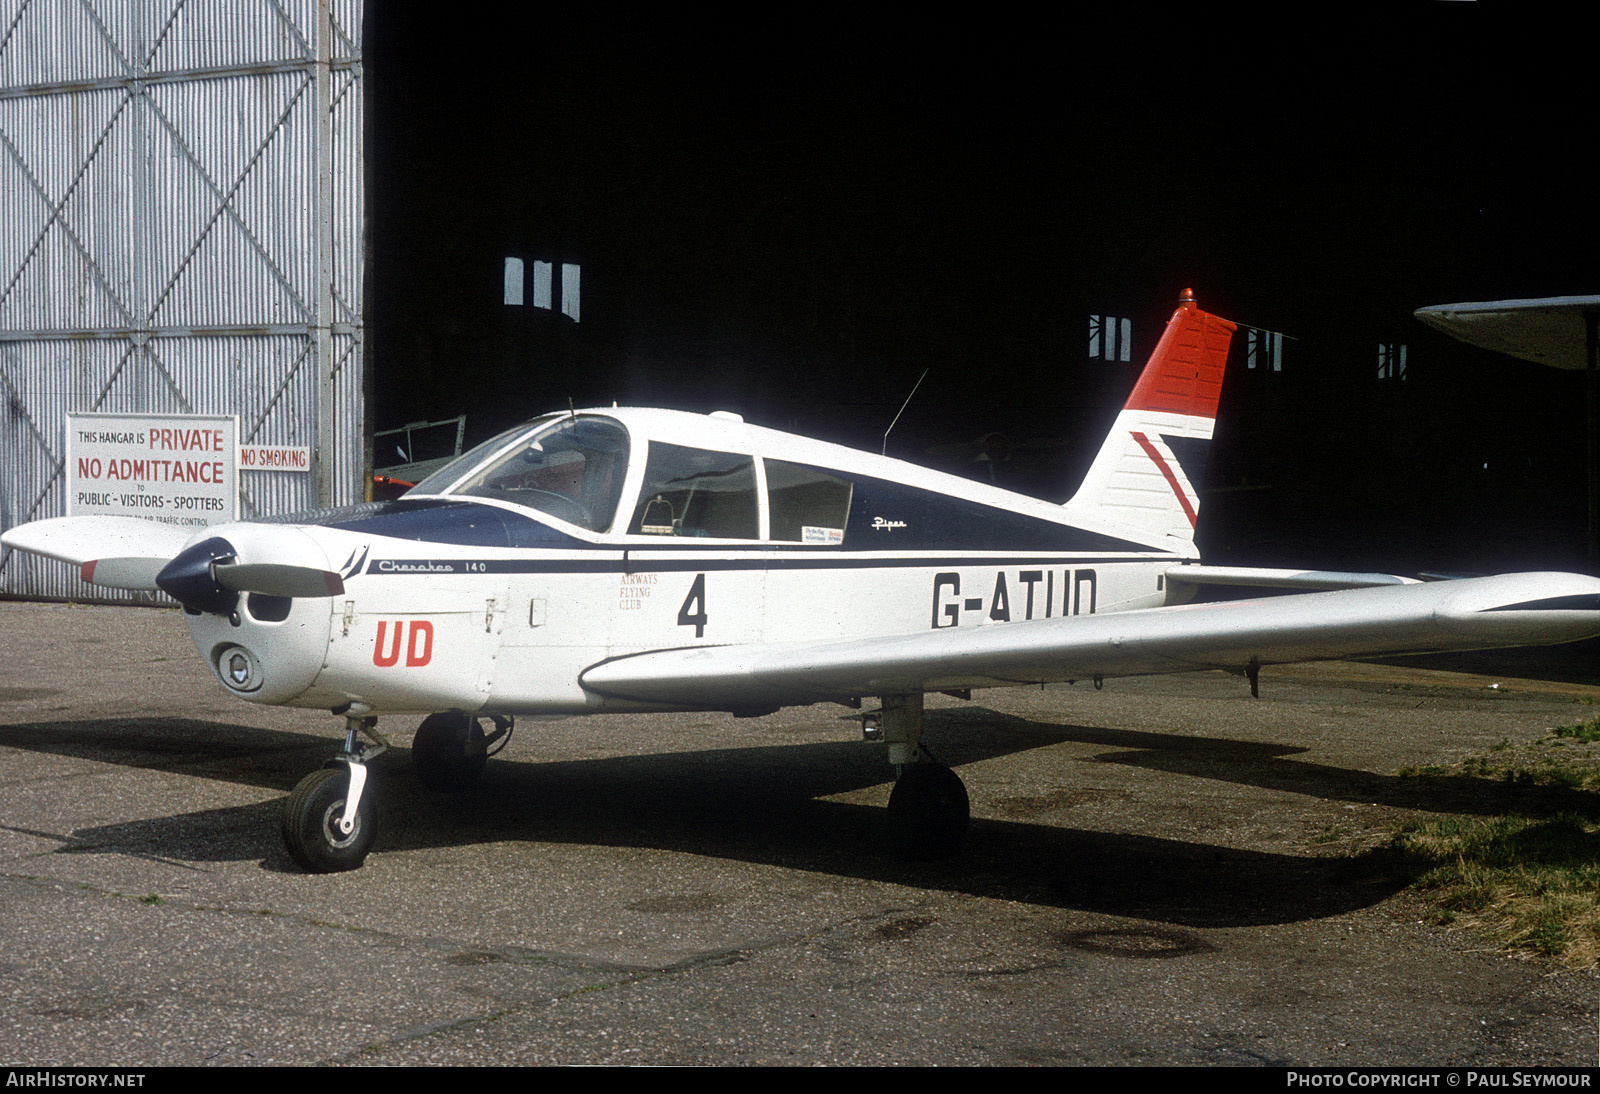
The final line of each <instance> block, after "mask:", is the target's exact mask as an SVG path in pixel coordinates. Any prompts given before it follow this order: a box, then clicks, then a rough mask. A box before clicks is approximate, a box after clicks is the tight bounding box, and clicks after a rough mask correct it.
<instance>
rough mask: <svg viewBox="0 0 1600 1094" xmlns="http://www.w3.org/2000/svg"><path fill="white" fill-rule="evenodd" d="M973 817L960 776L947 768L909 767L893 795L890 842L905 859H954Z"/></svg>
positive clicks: (908, 765)
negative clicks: (953, 856)
mask: <svg viewBox="0 0 1600 1094" xmlns="http://www.w3.org/2000/svg"><path fill="white" fill-rule="evenodd" d="M970 817H971V807H970V805H969V803H968V801H967V788H966V786H964V785H963V784H962V782H961V777H960V776H959V775H957V774H956V773H955V772H954V771H951V770H950V769H949V768H948V767H945V766H944V765H943V764H933V763H919V764H907V765H906V766H905V767H904V768H902V769H901V772H900V778H899V779H897V780H896V781H895V784H894V791H893V793H891V794H890V795H889V841H890V844H891V845H892V846H893V847H894V849H895V852H896V853H897V854H899V855H902V856H904V857H905V858H912V859H921V860H924V861H926V860H931V859H944V858H950V857H951V856H952V855H954V854H955V853H956V852H957V851H958V850H960V848H961V841H962V839H963V838H964V837H965V836H966V834H967V824H968V821H969V819H970Z"/></svg>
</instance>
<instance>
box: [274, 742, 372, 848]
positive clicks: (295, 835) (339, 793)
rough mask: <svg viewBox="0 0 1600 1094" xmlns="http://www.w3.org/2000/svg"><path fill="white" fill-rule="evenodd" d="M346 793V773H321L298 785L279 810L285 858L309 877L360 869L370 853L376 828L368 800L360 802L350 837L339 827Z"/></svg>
mask: <svg viewBox="0 0 1600 1094" xmlns="http://www.w3.org/2000/svg"><path fill="white" fill-rule="evenodd" d="M349 792H350V770H349V768H346V767H325V768H322V769H321V770H320V771H313V772H312V773H311V774H309V775H307V776H306V777H305V778H303V779H301V780H300V785H298V786H296V787H295V788H294V793H292V794H290V795H289V803H288V805H287V806H285V807H284V810H283V845H284V847H285V848H287V849H288V851H289V857H290V858H292V859H294V861H295V862H296V863H297V864H298V865H299V866H300V867H301V869H303V870H305V871H307V872H308V873H313V874H337V873H339V872H341V871H343V870H355V869H358V868H359V867H360V866H361V864H362V863H363V862H365V861H366V858H367V852H368V851H370V850H372V838H373V836H374V835H375V834H376V824H375V822H374V820H373V815H372V797H371V795H369V794H363V795H362V796H361V804H360V805H358V806H357V807H356V815H355V825H354V827H352V828H351V829H350V831H349V832H348V833H347V832H345V831H344V830H343V828H342V826H341V825H340V823H339V822H340V820H342V819H343V817H344V803H345V798H346V796H347V795H348V794H349Z"/></svg>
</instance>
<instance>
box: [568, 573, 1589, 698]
mask: <svg viewBox="0 0 1600 1094" xmlns="http://www.w3.org/2000/svg"><path fill="white" fill-rule="evenodd" d="M1596 634H1600V580H1597V579H1595V578H1591V577H1585V576H1582V575H1578V574H1559V573H1530V574H1505V575H1500V576H1497V577H1479V578H1467V579H1462V580H1457V581H1442V582H1430V583H1425V584H1403V585H1382V586H1376V587H1370V588H1358V589H1346V590H1343V591H1337V592H1318V593H1305V594H1303V595H1298V596H1280V597H1273V598H1269V599H1264V600H1246V601H1232V602H1225V603H1215V604H1194V605H1178V606H1173V607H1164V608H1147V609H1143V610H1139V611H1130V612H1118V613H1111V614H1105V615H1087V616H1067V617H1058V618H1054V619H1036V620H1029V621H1025V622H1015V623H997V624H992V625H985V626H976V627H948V628H941V629H936V630H928V631H922V632H918V633H915V634H905V635H890V636H880V637H872V638H861V639H850V640H845V641H829V642H817V643H774V644H766V645H757V644H751V645H737V646H698V647H691V648H684V649H671V650H657V651H652V652H647V653H639V654H633V655H629V656H622V657H616V658H612V659H610V660H607V661H603V662H600V663H598V664H596V665H593V666H591V667H590V668H589V669H588V670H586V671H585V672H584V673H583V675H582V678H581V679H582V683H583V686H584V687H585V688H587V689H589V690H590V691H593V692H596V693H598V694H602V695H606V696H610V697H614V698H618V699H627V700H634V701H640V702H650V703H668V704H674V705H682V706H685V707H690V708H698V709H707V708H711V709H729V710H740V709H757V710H759V709H769V708H772V707H774V706H792V705H800V704H805V703H813V702H822V701H828V700H839V699H845V698H853V697H860V696H863V695H894V694H905V693H910V692H919V691H942V690H952V689H957V688H969V687H991V686H1000V685H1014V684H1025V683H1039V682H1044V681H1059V680H1079V679H1087V678H1090V677H1092V676H1094V675H1096V674H1101V675H1105V676H1134V675H1141V674H1148V673H1164V672H1182V671H1188V670H1195V669H1231V670H1235V671H1241V670H1244V669H1246V668H1247V667H1249V666H1251V665H1252V664H1255V665H1271V664H1285V663H1289V662H1296V661H1319V660H1331V659H1337V658H1346V657H1378V656H1389V655H1395V654H1407V653H1434V652H1443V651H1449V650H1464V649H1494V648H1497V647H1502V646H1516V645H1552V644H1555V643H1558V642H1568V641H1573V640H1576V639H1579V638H1587V637H1590V636H1593V635H1596Z"/></svg>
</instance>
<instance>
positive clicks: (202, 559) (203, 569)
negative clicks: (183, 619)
mask: <svg viewBox="0 0 1600 1094" xmlns="http://www.w3.org/2000/svg"><path fill="white" fill-rule="evenodd" d="M244 527H247V528H252V530H254V529H262V530H263V531H265V530H266V526H262V525H256V526H248V525H247V526H244ZM272 530H273V531H274V532H278V533H280V534H279V535H276V536H273V535H271V534H268V535H266V536H260V535H252V537H251V538H257V539H260V538H265V539H267V540H268V541H269V542H267V543H258V544H256V545H255V546H257V547H258V548H259V547H267V548H268V551H252V552H251V553H252V554H258V553H259V554H266V553H272V554H279V553H281V554H291V553H298V552H291V551H281V552H279V551H271V550H270V549H271V548H272V547H274V546H278V547H292V546H297V545H298V544H295V543H294V542H293V541H291V540H289V539H288V538H287V537H285V536H283V535H282V534H281V533H283V532H290V531H291V530H290V529H286V528H282V527H281V526H278V527H274V528H273V529H272ZM293 534H294V536H295V539H296V540H300V541H305V542H306V543H309V540H306V537H305V536H303V535H300V534H299V533H293ZM271 539H278V540H279V542H278V543H277V544H272V543H271V542H270V540H271ZM156 585H157V586H159V587H160V589H161V590H162V591H163V592H165V593H166V594H167V595H168V596H170V597H172V599H174V600H176V601H177V602H178V603H179V604H182V605H183V606H184V607H185V608H190V609H192V610H194V611H201V612H212V613H214V614H217V615H229V614H231V613H232V612H233V611H235V610H236V609H237V607H238V605H239V594H240V593H260V594H262V595H264V596H280V597H288V598H293V597H322V596H338V595H339V594H341V593H343V592H344V579H343V578H341V577H340V576H339V575H338V574H337V573H335V572H334V571H332V570H329V569H326V568H323V567H320V566H307V565H297V564H295V563H293V562H240V561H239V551H238V550H237V549H236V548H235V547H234V545H233V543H231V542H230V541H229V540H226V539H224V538H222V537H221V536H212V537H211V538H210V539H203V540H201V541H200V542H199V543H195V544H192V545H190V546H188V547H185V548H184V549H183V550H182V551H181V552H179V554H178V556H177V557H176V558H174V559H173V560H172V561H171V562H169V563H167V564H166V566H165V567H163V568H162V570H161V572H160V573H159V574H157V575H156Z"/></svg>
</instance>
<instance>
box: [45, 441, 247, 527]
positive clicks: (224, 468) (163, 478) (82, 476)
mask: <svg viewBox="0 0 1600 1094" xmlns="http://www.w3.org/2000/svg"><path fill="white" fill-rule="evenodd" d="M238 433H239V419H238V418H237V417H235V416H233V415H220V414H219V415H200V414H68V415H67V438H66V440H67V443H66V454H67V468H66V470H67V515H68V516H83V515H88V514H107V515H115V516H130V517H144V518H145V519H147V520H154V521H160V522H161V523H162V524H174V525H179V526H181V527H191V528H199V527H205V526H209V525H213V524H225V523H227V522H228V521H230V520H233V519H234V515H235V513H236V512H237V511H238V498H239V483H238V472H237V468H236V458H235V451H236V445H237V441H238Z"/></svg>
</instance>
